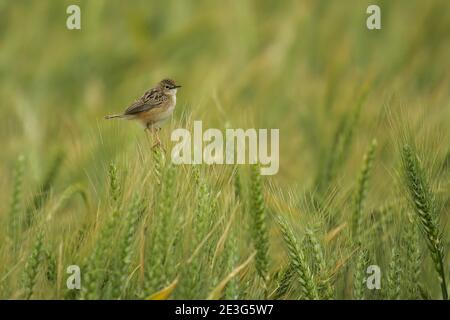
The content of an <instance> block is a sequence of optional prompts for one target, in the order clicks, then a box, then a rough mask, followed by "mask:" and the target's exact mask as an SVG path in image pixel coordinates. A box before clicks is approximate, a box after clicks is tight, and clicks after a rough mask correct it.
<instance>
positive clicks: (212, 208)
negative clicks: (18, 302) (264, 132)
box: [0, 0, 450, 299]
mask: <svg viewBox="0 0 450 320" xmlns="http://www.w3.org/2000/svg"><path fill="white" fill-rule="evenodd" d="M78 2H79V5H80V8H81V19H82V30H81V32H80V31H77V30H73V31H72V30H67V29H66V27H65V23H64V19H65V18H66V17H67V14H66V11H65V9H66V5H65V4H63V3H62V2H60V1H43V2H42V1H39V2H37V1H36V2H32V1H29V2H26V3H25V2H23V1H2V2H0V3H1V4H0V7H1V8H0V11H1V12H2V19H0V35H1V39H2V42H1V45H2V47H1V54H0V73H1V74H2V75H4V78H5V79H7V81H2V82H1V85H0V101H1V103H2V106H1V107H0V117H1V118H2V119H4V121H3V122H2V125H1V126H0V134H1V137H2V144H1V152H0V158H1V160H0V177H1V178H0V186H1V190H2V191H3V192H1V193H0V222H1V223H0V257H1V263H0V299H19V298H30V299H35V298H36V299H37V298H39V299H141V298H147V297H149V296H151V295H152V294H155V293H157V295H156V296H159V297H161V296H163V297H165V298H168V299H192V298H196V299H205V298H208V297H219V298H223V299H236V298H237V299H261V298H268V299H298V298H302V299H317V298H320V299H352V298H355V299H391V298H392V299H396V298H399V299H405V298H406V299H438V298H441V297H446V296H447V291H448V277H449V270H448V269H449V266H448V257H449V254H450V232H449V221H450V216H449V213H450V210H449V208H450V183H449V181H450V180H449V178H450V171H449V169H450V166H449V163H450V162H449V159H450V157H449V148H450V143H449V141H450V130H448V128H450V105H449V101H450V91H449V90H448V88H449V87H450V78H449V76H448V75H450V64H449V63H448V57H449V56H450V45H449V37H448V30H449V21H450V19H449V13H450V11H449V10H448V1H447V0H430V1H423V0H422V1H421V0H408V1H406V0H401V1H389V3H388V1H384V2H385V7H383V8H382V10H387V12H388V14H382V26H383V29H382V30H378V31H371V30H367V28H366V26H365V21H364V20H365V18H366V16H365V13H364V8H363V6H361V5H359V4H358V5H355V4H357V2H358V1H357V0H353V1H344V2H342V1H296V0H287V1H253V0H239V1H237V0H232V1H231V3H230V2H228V1H225V2H224V1H222V2H219V1H216V2H214V3H212V2H211V1H190V0H186V1H176V0H167V1H164V2H158V1H132V3H129V2H125V1H123V2H121V1H114V3H110V2H109V1H106V0H96V1H88V0H80V1H78ZM383 12H384V11H383ZM50 16H51V17H54V19H53V18H52V19H49V17H50ZM319 17H320V18H319ZM323 17H325V18H323ZM322 18H323V19H322ZM83 21H84V22H83ZM117 21H120V23H117ZM411 21H416V22H418V23H417V26H418V27H417V28H407V27H405V26H408V23H409V22H411ZM24 30H26V31H27V32H24ZM112 35H113V36H112ZM43 43H44V44H45V45H42V44H43ZM411 53H414V54H411ZM380 57H382V59H380ZM36 61H39V63H35V62H36ZM165 77H171V78H174V79H175V80H176V81H177V82H179V83H180V84H181V85H182V86H183V87H182V88H181V89H180V90H179V91H178V95H177V106H176V109H175V112H174V115H173V117H172V118H171V119H170V121H168V122H167V123H166V124H165V125H164V127H163V128H162V129H161V131H160V132H159V136H160V138H161V147H154V148H152V145H153V144H154V141H152V139H151V136H147V134H146V133H144V131H143V129H142V127H140V126H139V125H138V124H136V123H133V121H122V120H117V121H115V120H114V121H113V120H111V121H104V120H103V117H104V116H105V115H106V114H111V113H118V112H120V111H123V109H124V108H126V107H127V106H128V105H130V104H131V103H133V101H134V99H135V98H136V97H138V96H140V95H141V94H142V93H143V92H144V91H146V90H148V89H149V88H150V87H152V86H153V85H154V84H155V83H156V82H157V81H159V80H161V79H162V78H165ZM195 120H202V121H203V129H204V130H205V129H206V128H217V129H219V130H221V131H222V132H225V130H226V129H227V128H243V129H244V130H246V129H249V128H256V129H261V128H267V129H271V128H274V129H280V131H279V132H280V141H279V147H280V149H279V150H280V159H279V160H280V161H279V165H280V166H279V169H280V170H279V172H278V173H277V174H276V175H274V176H264V177H261V176H260V172H259V168H258V166H256V165H255V166H252V167H251V168H250V167H247V166H245V165H240V164H224V165H218V164H214V165H206V164H203V165H201V164H197V165H175V164H173V163H172V161H171V152H172V150H173V147H174V145H175V142H174V141H171V139H170V138H171V134H172V132H173V131H174V130H175V129H178V128H186V129H188V130H189V131H191V133H193V131H192V124H193V121H195ZM404 132H409V133H410V134H409V137H408V138H410V140H407V141H411V145H412V142H414V145H415V146H417V151H416V149H415V148H412V147H408V146H405V147H403V143H404V141H405V139H404V137H403V136H404V134H403V133H404ZM192 137H193V136H192ZM373 137H376V138H377V144H378V146H377V147H376V157H374V152H375V146H374V145H371V146H369V148H368V149H367V148H366V145H367V141H370V140H371V139H372V138H373ZM247 141H248V139H247ZM247 141H246V142H247ZM192 142H193V141H191V143H192ZM223 142H224V145H225V143H228V141H225V140H224V141H223ZM398 144H402V145H401V148H400V149H396V148H393V146H396V145H398ZM191 145H192V144H191ZM206 145H207V143H206V142H205V143H204V144H203V147H205V146H206ZM246 145H247V147H248V143H246ZM271 146H272V143H271V141H268V149H269V150H270V147H271ZM235 149H237V148H235ZM203 150H205V148H203ZM258 150H259V151H260V150H262V149H260V148H258ZM235 151H237V150H235ZM416 153H417V154H423V155H425V156H424V157H423V160H426V161H424V162H423V163H421V162H420V161H419V160H418V158H417V156H416ZM363 154H366V156H365V158H364V161H363V163H361V155H363ZM19 155H23V156H20V157H19ZM246 156H247V155H246ZM246 158H248V157H246ZM23 159H26V161H24V160H23ZM400 159H402V168H401V169H402V170H401V171H402V172H403V180H402V181H401V182H402V183H403V185H404V186H405V188H399V187H400V184H399V182H400V181H398V180H397V174H396V173H397V171H398V169H399V168H398V161H399V160H400ZM260 162H261V163H260V165H261V167H262V166H266V164H264V163H262V162H263V161H261V159H260ZM355 177H357V180H356V181H355ZM78 195H81V197H78ZM408 201H409V204H410V209H406V204H407V202H408ZM274 216H277V217H278V216H280V219H281V221H282V222H281V223H280V227H281V230H282V234H280V232H279V231H280V227H279V226H278V225H277V224H276V223H272V219H271V218H272V217H274ZM44 230H45V233H44ZM42 234H45V241H44V243H43V244H42V241H43V240H42ZM285 248H287V250H284V249H285ZM386 248H388V250H386ZM392 248H395V250H396V252H394V253H395V254H394V255H393V254H392V253H391V249H392ZM247 261H248V263H247V264H245V265H243V263H244V262H247ZM69 265H78V266H79V267H80V269H81V278H82V279H81V280H82V281H81V283H82V289H81V290H70V289H67V288H66V285H65V284H66V280H67V277H68V274H66V269H67V267H68V266H69ZM368 265H378V266H379V267H380V269H381V271H382V288H381V290H368V289H367V287H366V286H365V284H364V283H363V280H364V278H367V277H368V274H366V270H367V266H368ZM398 272H400V273H401V281H398V278H397V275H398ZM230 275H231V276H230ZM436 275H437V276H438V280H437V279H436ZM388 276H389V277H388ZM388 279H389V286H388ZM446 286H447V288H446ZM161 290H162V291H161ZM161 292H162V293H163V294H161ZM153 297H154V296H153Z"/></svg>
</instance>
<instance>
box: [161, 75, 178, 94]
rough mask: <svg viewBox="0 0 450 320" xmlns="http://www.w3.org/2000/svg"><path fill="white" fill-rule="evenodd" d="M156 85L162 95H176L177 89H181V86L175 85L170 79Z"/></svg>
mask: <svg viewBox="0 0 450 320" xmlns="http://www.w3.org/2000/svg"><path fill="white" fill-rule="evenodd" d="M158 85H159V87H160V88H161V90H162V91H163V92H164V94H167V95H173V96H174V95H176V94H177V89H178V88H181V86H179V85H177V84H176V83H175V81H173V80H172V79H164V80H162V81H161V82H160V83H159V84H158Z"/></svg>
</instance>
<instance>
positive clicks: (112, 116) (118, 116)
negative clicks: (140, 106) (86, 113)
mask: <svg viewBox="0 0 450 320" xmlns="http://www.w3.org/2000/svg"><path fill="white" fill-rule="evenodd" d="M122 117H123V114H112V115H109V116H105V119H107V120H108V119H114V118H122Z"/></svg>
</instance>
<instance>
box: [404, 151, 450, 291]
mask: <svg viewBox="0 0 450 320" xmlns="http://www.w3.org/2000/svg"><path fill="white" fill-rule="evenodd" d="M402 166H403V173H404V178H405V184H406V186H407V189H408V191H409V199H410V201H411V205H412V207H413V208H414V211H415V213H416V215H417V218H418V222H419V226H420V229H421V231H422V234H423V236H424V237H425V239H426V241H427V245H428V249H429V252H430V254H431V257H432V259H433V263H434V267H435V269H436V272H437V274H438V279H439V283H440V286H441V291H442V297H443V299H445V300H447V299H448V293H447V285H446V280H445V276H446V275H445V271H444V252H443V246H442V235H441V233H440V231H439V225H438V213H437V212H436V204H435V198H434V195H433V193H432V192H431V190H430V187H429V185H428V182H427V180H426V179H425V174H424V172H423V169H422V168H421V166H420V163H419V160H418V158H417V156H416V155H415V154H414V152H413V150H412V148H411V147H410V146H409V145H408V144H405V145H404V146H403V149H402Z"/></svg>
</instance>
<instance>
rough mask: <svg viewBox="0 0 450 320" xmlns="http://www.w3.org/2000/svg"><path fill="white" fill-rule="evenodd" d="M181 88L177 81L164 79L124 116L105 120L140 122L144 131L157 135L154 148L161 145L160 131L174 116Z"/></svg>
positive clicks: (128, 109) (110, 117)
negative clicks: (178, 91) (178, 90)
mask: <svg viewBox="0 0 450 320" xmlns="http://www.w3.org/2000/svg"><path fill="white" fill-rule="evenodd" d="M180 87H181V86H179V85H177V84H176V83H175V81H173V80H171V79H164V80H162V81H160V82H159V83H158V84H157V85H156V87H154V88H151V89H150V90H148V91H146V92H145V93H144V95H143V96H142V97H140V98H139V99H137V100H136V101H135V102H134V103H133V104H132V105H130V106H129V107H128V108H127V109H126V110H125V112H124V113H123V114H113V115H109V116H106V117H105V119H114V118H119V119H126V120H138V121H140V122H141V123H142V124H143V125H144V130H146V131H147V130H148V131H152V132H153V133H154V134H155V133H156V141H157V142H156V144H155V145H154V146H157V145H160V144H161V141H160V140H159V136H158V131H159V130H160V129H161V125H162V124H163V123H164V122H165V121H166V120H167V119H168V118H169V117H170V116H171V115H172V113H173V110H174V109H175V105H176V103H177V89H178V88H180Z"/></svg>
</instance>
